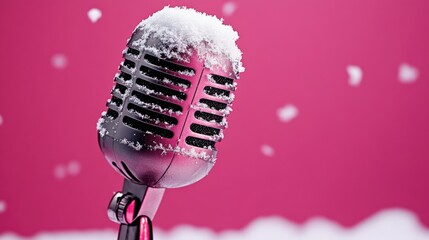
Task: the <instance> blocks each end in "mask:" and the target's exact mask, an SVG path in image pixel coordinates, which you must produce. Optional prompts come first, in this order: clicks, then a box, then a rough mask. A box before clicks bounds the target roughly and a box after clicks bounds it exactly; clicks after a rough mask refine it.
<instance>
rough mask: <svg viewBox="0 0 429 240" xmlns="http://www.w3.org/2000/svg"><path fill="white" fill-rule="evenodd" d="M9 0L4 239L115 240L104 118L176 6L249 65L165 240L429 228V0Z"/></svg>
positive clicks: (364, 234) (413, 238) (172, 197)
mask: <svg viewBox="0 0 429 240" xmlns="http://www.w3.org/2000/svg"><path fill="white" fill-rule="evenodd" d="M0 5H1V7H0V27H1V37H0V72H1V80H0V81H1V82H0V83H1V84H0V189H1V191H0V239H2V240H3V239H21V238H24V237H25V238H37V239H51V238H52V239H61V237H64V236H79V237H80V239H83V238H85V237H86V238H88V239H102V238H103V239H114V238H115V235H116V231H117V227H118V226H117V225H116V224H115V223H112V222H110V221H109V220H108V218H107V216H106V208H107V204H108V202H109V200H110V198H111V196H112V193H113V192H114V191H118V190H120V189H121V186H122V177H121V176H120V175H119V174H117V173H115V172H114V170H113V169H112V168H111V167H110V166H109V165H108V164H107V162H106V160H105V159H104V157H103V155H102V153H101V152H100V150H99V148H98V143H97V140H96V136H97V133H96V122H97V120H98V118H99V117H100V114H101V112H102V111H104V110H105V109H106V107H105V102H106V100H107V99H108V98H109V92H110V90H111V88H112V86H113V77H114V75H115V73H116V72H117V68H118V66H119V63H120V62H121V61H122V60H121V59H122V58H121V52H122V50H123V49H124V48H125V45H126V41H127V39H128V38H129V37H130V35H131V33H132V31H133V30H134V28H135V26H136V25H137V24H138V23H139V22H140V21H141V20H142V19H144V18H147V17H148V16H149V15H151V14H152V13H153V12H155V11H158V10H160V9H162V8H163V7H164V6H166V5H171V6H187V7H192V8H195V9H197V10H198V11H203V12H207V13H208V14H211V15H216V16H218V17H219V18H224V22H225V23H226V24H230V25H232V26H233V27H234V29H235V30H236V31H238V33H239V35H240V39H239V40H238V45H239V47H240V48H241V50H242V51H243V63H244V66H245V67H246V71H245V72H244V73H243V74H242V75H241V78H240V79H239V80H238V90H237V92H236V96H237V97H236V100H235V101H234V111H233V113H232V114H231V115H230V117H229V118H228V119H229V128H228V129H227V130H226V132H225V139H224V140H223V141H222V143H220V144H219V145H218V148H219V154H218V161H217V164H216V166H215V167H214V169H213V170H212V171H211V173H210V174H209V176H208V177H206V178H204V179H203V180H202V181H200V182H198V183H197V184H194V185H191V186H188V187H185V188H180V189H169V190H167V191H166V194H165V197H164V199H163V202H162V204H161V206H160V208H159V211H158V213H157V216H156V218H155V221H154V225H155V226H156V227H157V231H158V238H157V236H155V239H298V240H301V239H324V238H323V236H326V239H330V240H333V239H359V240H361V239H362V240H363V239H365V240H368V239H373V238H374V239H407V240H417V239H418V240H420V239H429V231H428V228H429V204H428V202H429V188H428V182H429V174H428V173H429V144H428V143H429V107H428V106H429V78H428V75H429V58H428V57H429V44H428V43H429V31H428V29H429V28H428V26H429V14H428V13H429V2H428V1H425V0H392V1H372V0H359V1H357V0H356V1H344V0H325V1H318V0H302V1H290V0H284V1H245V0H233V1H218V0H211V1H202V0H174V1H167V0H157V1H151V0H127V1H118V0H109V1H101V0H91V1H82V0H79V1H57V0H56V1H54V0H41V1H24V0H20V1H12V0H2V1H1V4H0ZM70 234H72V235H70ZM73 234H75V235H73ZM76 234H77V235H76ZM312 236H313V237H312ZM181 237H182V238H181ZM380 237H381V238H380ZM76 238H77V237H76ZM70 239H73V238H70Z"/></svg>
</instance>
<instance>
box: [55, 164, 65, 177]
mask: <svg viewBox="0 0 429 240" xmlns="http://www.w3.org/2000/svg"><path fill="white" fill-rule="evenodd" d="M66 175H67V169H66V168H65V167H64V166H63V165H57V166H56V167H55V168H54V176H55V177H56V178H57V179H64V178H65V177H66Z"/></svg>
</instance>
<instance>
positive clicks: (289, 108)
mask: <svg viewBox="0 0 429 240" xmlns="http://www.w3.org/2000/svg"><path fill="white" fill-rule="evenodd" d="M277 115H278V117H279V119H280V121H282V122H289V121H291V120H292V119H294V118H295V117H296V116H298V108H296V107H295V106H294V105H292V104H287V105H285V106H284V107H282V108H279V109H278V110H277Z"/></svg>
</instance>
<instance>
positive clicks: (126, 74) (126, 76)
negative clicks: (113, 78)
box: [118, 72, 131, 81]
mask: <svg viewBox="0 0 429 240" xmlns="http://www.w3.org/2000/svg"><path fill="white" fill-rule="evenodd" d="M118 77H119V78H120V79H122V80H124V81H128V80H131V75H130V74H128V73H124V72H121V73H120V74H119V76H118Z"/></svg>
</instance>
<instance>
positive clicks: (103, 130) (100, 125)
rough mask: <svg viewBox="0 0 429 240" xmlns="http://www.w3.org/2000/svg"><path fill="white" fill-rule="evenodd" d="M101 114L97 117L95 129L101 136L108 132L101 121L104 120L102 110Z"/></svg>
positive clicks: (104, 113)
mask: <svg viewBox="0 0 429 240" xmlns="http://www.w3.org/2000/svg"><path fill="white" fill-rule="evenodd" d="M101 115H102V117H101V118H99V119H98V121H97V131H98V132H99V133H100V136H101V137H104V135H106V134H109V132H108V131H107V130H106V128H104V127H103V123H104V122H105V121H106V120H105V119H104V116H106V112H102V113H101Z"/></svg>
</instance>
